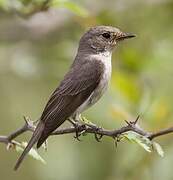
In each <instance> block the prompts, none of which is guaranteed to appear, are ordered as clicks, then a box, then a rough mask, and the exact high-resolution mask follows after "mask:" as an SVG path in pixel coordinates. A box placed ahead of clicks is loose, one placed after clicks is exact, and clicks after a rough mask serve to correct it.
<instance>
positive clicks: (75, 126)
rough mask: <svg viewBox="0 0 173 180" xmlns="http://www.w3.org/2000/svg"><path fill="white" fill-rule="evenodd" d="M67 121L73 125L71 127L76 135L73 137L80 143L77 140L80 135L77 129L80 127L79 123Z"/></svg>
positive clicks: (69, 119) (71, 119)
mask: <svg viewBox="0 0 173 180" xmlns="http://www.w3.org/2000/svg"><path fill="white" fill-rule="evenodd" d="M68 121H69V122H70V123H71V124H72V125H73V127H74V128H75V130H76V132H75V133H76V135H75V136H74V138H75V139H77V140H78V141H81V140H80V139H79V136H80V135H81V133H79V131H78V130H79V127H80V123H79V121H77V120H76V119H75V120H74V119H73V118H68Z"/></svg>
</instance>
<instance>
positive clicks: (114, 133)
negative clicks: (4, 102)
mask: <svg viewBox="0 0 173 180" xmlns="http://www.w3.org/2000/svg"><path fill="white" fill-rule="evenodd" d="M138 119H139V117H138V118H137V119H136V120H135V121H126V123H127V124H126V125H125V126H123V127H121V128H119V129H115V130H107V129H104V128H100V127H97V126H88V125H86V124H81V123H78V126H77V128H76V127H74V126H73V127H68V128H61V129H57V130H55V131H54V132H53V133H52V134H51V135H63V134H71V133H76V131H77V132H78V134H80V135H81V134H82V133H83V132H84V133H89V134H94V135H96V134H97V135H100V136H101V137H103V136H107V137H111V138H113V139H115V138H117V137H119V136H120V135H121V134H123V133H125V132H128V131H133V132H136V133H137V134H139V135H142V136H145V137H147V138H149V139H150V140H153V139H154V138H157V137H159V136H163V135H166V134H170V133H173V127H170V128H167V129H163V130H160V131H158V132H147V131H145V130H143V129H142V128H141V127H140V126H139V125H138ZM24 120H25V124H24V125H23V126H22V127H21V128H19V129H18V130H16V131H14V132H12V133H11V134H9V135H8V136H0V142H1V143H4V144H10V143H11V144H15V143H17V141H14V139H15V138H17V137H18V136H20V135H22V134H23V133H25V132H26V131H31V132H33V131H34V129H35V127H36V126H35V123H34V122H33V121H31V120H30V119H29V118H26V117H24Z"/></svg>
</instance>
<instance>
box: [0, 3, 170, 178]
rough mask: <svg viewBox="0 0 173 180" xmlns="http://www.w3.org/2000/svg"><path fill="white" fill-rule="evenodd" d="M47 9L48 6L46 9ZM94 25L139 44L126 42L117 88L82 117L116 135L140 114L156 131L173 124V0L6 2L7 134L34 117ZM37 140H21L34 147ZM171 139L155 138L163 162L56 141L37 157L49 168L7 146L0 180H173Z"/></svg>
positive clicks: (0, 60) (116, 70)
mask: <svg viewBox="0 0 173 180" xmlns="http://www.w3.org/2000/svg"><path fill="white" fill-rule="evenodd" d="M48 7H49V8H48ZM94 25H111V26H116V27H119V28H120V29H121V30H123V31H125V32H133V33H135V34H137V38H135V39H132V40H129V41H124V42H122V43H121V44H120V45H119V47H118V48H117V49H116V51H115V52H114V54H113V59H112V63H113V74H112V80H111V86H110V88H109V90H108V92H107V93H106V95H105V96H104V97H103V98H102V99H101V100H100V101H99V102H98V103H97V104H96V105H95V106H94V107H92V108H91V109H89V110H88V111H86V112H85V113H84V115H85V116H86V117H87V118H88V119H90V120H91V121H92V122H94V123H97V124H98V125H101V126H103V127H105V128H109V129H113V128H118V127H120V126H122V125H124V120H125V119H126V120H133V119H134V118H135V117H136V116H137V115H139V114H140V115H141V120H140V124H141V126H142V127H144V128H145V129H147V130H149V131H154V130H158V129H162V128H166V127H169V126H171V125H172V124H173V93H172V92H173V43H172V42H173V1H172V0H140V1H138V0H131V1H129V0H108V1H105V0H87V1H84V0H76V1H64V0H63V1H62V0H52V1H44V2H43V0H33V1H27V0H12V1H11V0H0V122H1V126H0V134H1V135H6V134H8V133H10V132H12V131H14V130H15V129H17V128H18V127H20V126H21V125H22V124H23V119H22V116H23V115H26V116H29V117H30V118H32V119H33V120H35V119H37V118H38V117H39V116H40V114H41V113H42V110H43V108H44V105H45V103H46V101H47V100H48V97H49V95H50V93H51V92H52V91H53V90H54V89H55V88H56V87H57V85H58V83H59V82H60V80H61V79H62V78H63V76H64V74H65V73H66V71H67V70H68V68H69V66H70V64H71V63H72V61H73V59H74V57H75V54H76V51H77V47H78V42H79V39H80V37H81V35H82V34H83V33H84V31H85V30H86V29H88V28H89V27H91V26H94ZM30 135H31V134H30V133H26V134H23V135H22V136H21V137H19V138H18V140H22V141H28V140H29V137H30ZM172 138H173V136H172V135H167V136H164V137H161V138H158V139H157V141H158V142H159V143H160V144H161V145H162V146H163V148H164V151H165V156H164V158H161V157H159V156H158V155H157V154H156V153H147V152H145V151H144V150H143V149H142V148H141V147H140V146H137V145H135V144H131V143H129V142H126V141H123V142H122V143H120V144H119V145H118V148H115V146H114V142H113V141H112V139H110V138H106V137H105V138H103V140H102V142H101V143H97V142H96V141H95V139H94V138H93V136H92V135H87V136H85V137H82V141H81V142H78V141H76V140H75V139H74V138H73V136H72V135H63V136H56V137H51V138H49V147H48V151H47V152H44V150H43V149H40V150H39V152H40V154H41V155H42V157H43V158H44V159H45V160H46V162H47V165H43V164H42V163H40V162H39V161H36V160H34V159H32V158H31V157H27V158H26V160H25V161H24V163H23V164H22V167H21V168H20V170H19V171H18V172H13V170H12V168H13V166H14V164H15V162H16V160H17V158H18V156H19V154H18V153H17V152H15V151H13V150H9V151H7V150H6V147H5V146H4V144H0V179H2V180H11V179H13V180H20V179H21V180H22V179H25V180H30V179H32V180H36V179H37V180H69V179H70V180H163V179H164V180H172V179H173V172H172V166H173V142H172Z"/></svg>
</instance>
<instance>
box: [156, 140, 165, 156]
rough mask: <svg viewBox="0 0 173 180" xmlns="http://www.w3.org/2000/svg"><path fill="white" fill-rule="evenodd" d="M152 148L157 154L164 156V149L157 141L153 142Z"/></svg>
mask: <svg viewBox="0 0 173 180" xmlns="http://www.w3.org/2000/svg"><path fill="white" fill-rule="evenodd" d="M153 148H154V149H155V150H156V151H157V153H158V155H160V156H161V157H164V151H163V149H162V147H161V146H160V144H159V143H157V142H153Z"/></svg>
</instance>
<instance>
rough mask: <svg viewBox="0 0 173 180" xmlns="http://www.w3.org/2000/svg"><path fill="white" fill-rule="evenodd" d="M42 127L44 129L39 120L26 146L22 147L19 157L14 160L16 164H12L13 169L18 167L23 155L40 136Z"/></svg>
mask: <svg viewBox="0 0 173 180" xmlns="http://www.w3.org/2000/svg"><path fill="white" fill-rule="evenodd" d="M43 129H44V123H43V122H41V121H40V122H39V124H38V125H37V127H36V130H35V131H34V133H33V135H32V137H31V139H30V141H29V143H28V145H27V146H26V148H25V149H24V151H23V152H22V154H21V156H20V157H19V159H18V160H17V162H16V165H15V166H14V170H15V171H16V170H17V169H18V168H19V166H20V164H21V163H22V161H23V160H24V158H25V156H26V155H27V153H28V152H29V151H30V149H31V148H32V147H33V146H34V144H35V143H36V142H37V141H38V139H39V138H40V135H41V133H42V131H43Z"/></svg>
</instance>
